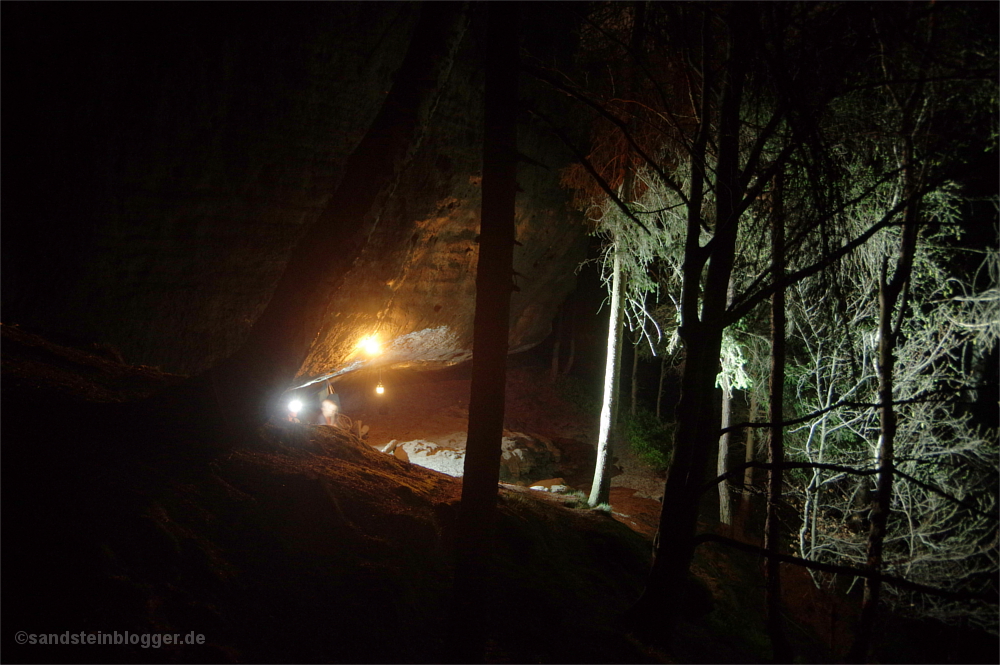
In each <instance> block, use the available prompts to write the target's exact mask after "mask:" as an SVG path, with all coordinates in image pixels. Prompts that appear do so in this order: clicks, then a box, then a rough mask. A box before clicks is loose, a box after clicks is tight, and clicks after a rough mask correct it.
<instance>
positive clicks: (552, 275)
mask: <svg viewBox="0 0 1000 665" xmlns="http://www.w3.org/2000/svg"><path fill="white" fill-rule="evenodd" d="M416 4H417V3H405V2H404V3H378V4H377V11H374V10H372V8H371V5H368V3H315V4H313V3H308V4H307V5H302V6H298V7H297V8H296V9H295V10H294V11H289V10H287V9H284V8H281V7H273V8H269V7H267V6H260V7H253V8H249V9H247V8H244V9H240V10H239V11H236V10H235V9H233V10H231V11H233V12H234V13H233V15H232V16H230V17H228V18H227V17H226V16H223V14H225V12H226V11H230V10H226V9H225V7H216V8H215V9H214V10H213V12H214V13H213V14H212V16H211V17H209V16H208V13H207V10H205V11H206V15H205V16H204V17H201V18H199V17H198V16H195V15H193V14H192V12H194V13H197V12H198V11H202V10H198V9H193V10H192V11H191V12H184V13H181V14H183V16H179V15H177V16H175V15H173V14H169V12H167V11H166V10H163V9H153V10H151V11H154V12H158V11H162V12H163V16H159V17H153V18H155V20H152V19H151V18H150V17H149V16H148V15H146V14H141V13H139V12H135V13H134V15H132V14H130V10H127V9H125V10H122V11H121V12H118V14H116V17H115V20H114V21H110V22H104V21H103V19H102V17H101V16H100V15H99V12H97V11H96V10H95V11H94V12H91V13H90V14H82V15H81V16H80V17H77V18H78V20H75V21H68V22H66V25H67V26H73V27H72V28H65V29H64V28H62V27H59V25H57V22H51V21H48V20H46V19H45V17H44V16H43V15H42V14H38V16H36V17H35V18H34V19H32V20H29V21H27V23H28V26H29V27H30V29H25V30H23V31H22V30H19V31H17V32H19V33H21V34H23V35H24V37H23V39H21V38H19V39H20V41H16V43H15V42H11V43H8V44H6V45H5V51H6V52H8V53H14V54H15V56H18V55H22V56H24V57H23V58H22V59H23V60H24V62H23V63H22V62H21V59H18V63H19V67H21V69H19V71H23V78H21V79H16V78H15V79H8V80H7V81H5V91H7V92H10V93H11V94H10V95H9V99H10V100H18V101H12V102H11V103H9V104H5V112H8V115H7V120H8V122H9V123H11V126H13V125H18V126H19V128H20V129H22V131H19V133H18V136H17V137H16V138H14V139H12V140H11V141H9V142H7V144H6V145H5V165H6V164H8V163H12V164H14V165H15V166H16V167H18V168H12V169H11V170H10V172H12V173H16V174H18V175H19V177H20V178H21V179H22V180H20V181H16V180H15V178H10V179H8V175H7V174H8V170H7V169H6V167H5V184H8V185H9V186H8V187H7V188H5V205H4V215H5V220H4V221H5V225H4V243H3V245H2V247H3V252H4V257H3V258H4V260H3V262H2V267H3V270H4V273H3V283H4V287H5V293H4V312H3V320H4V322H5V323H14V322H22V323H25V324H29V325H35V326H40V327H43V328H47V329H50V330H56V331H60V332H69V333H72V334H74V335H77V336H79V337H83V338H86V339H90V340H94V341H99V342H104V343H108V344H111V345H113V346H115V347H117V348H118V349H119V350H120V351H121V353H122V355H123V356H124V357H125V358H126V359H127V360H128V361H129V362H132V363H142V364H150V365H159V366H162V367H163V368H164V369H167V370H171V371H180V372H186V373H196V372H199V371H201V370H204V369H207V368H208V367H210V366H212V365H213V364H214V363H216V362H218V361H219V360H221V359H222V358H225V357H226V356H228V355H230V354H231V353H233V352H234V351H235V350H236V349H237V348H239V345H240V344H241V343H242V341H243V340H244V339H245V338H246V335H247V332H248V331H249V330H250V328H251V326H252V325H253V323H254V321H255V320H256V319H257V318H258V317H259V316H260V314H261V312H262V311H263V310H264V308H265V307H266V305H267V303H268V300H269V298H270V294H271V293H272V292H273V289H274V286H275V284H276V282H277V280H278V279H279V278H280V276H281V274H282V272H283V270H284V266H285V264H286V261H287V259H288V256H289V255H290V253H291V251H292V249H293V248H294V247H295V244H296V242H297V240H298V239H299V238H300V237H301V236H302V233H303V232H304V230H305V229H306V228H307V227H308V225H309V224H311V223H313V222H314V221H315V220H316V219H317V217H318V215H319V214H320V212H321V211H322V210H323V208H324V206H325V204H326V202H327V200H328V199H329V197H330V194H331V192H332V191H333V190H334V189H335V187H336V185H337V183H338V182H339V180H340V177H341V173H342V169H343V164H344V161H345V159H346V157H347V156H348V155H349V154H350V152H351V151H352V150H353V149H354V146H356V145H357V143H358V141H359V140H360V139H361V137H362V136H363V135H364V132H365V131H366V129H367V127H368V125H369V124H370V122H371V120H372V118H373V117H374V115H375V113H376V112H377V110H378V108H379V106H380V104H381V102H382V99H383V98H384V95H385V92H386V90H388V88H389V86H391V84H392V74H393V72H394V71H395V69H396V68H397V67H398V65H399V63H400V61H401V59H402V57H403V55H404V53H405V51H406V47H407V44H408V40H409V35H410V33H411V31H412V29H413V26H414V24H415V18H416V11H417V10H416ZM21 11H24V12H27V11H28V10H27V9H24V10H21ZM478 16H479V15H478V14H476V15H475V17H474V19H473V24H472V26H471V27H470V30H469V33H468V35H467V37H466V41H465V43H464V44H463V46H462V48H461V52H460V54H459V56H458V59H457V61H456V63H455V66H454V68H453V70H452V74H451V77H450V79H449V83H448V86H447V88H446V89H445V90H444V91H443V96H442V98H441V100H440V103H439V105H438V108H437V111H436V114H435V116H434V119H433V123H432V126H430V127H428V128H427V131H426V133H425V136H424V140H423V143H422V145H421V147H420V149H419V150H418V152H417V153H416V154H415V157H414V159H413V162H412V164H411V166H410V167H409V168H408V169H407V170H406V171H405V172H404V173H403V174H402V178H401V181H400V182H399V185H398V187H397V188H396V190H395V193H394V195H393V197H392V198H391V200H390V201H389V202H388V204H387V207H386V209H385V210H384V211H383V214H382V216H381V218H380V220H379V223H378V226H377V227H376V229H375V231H374V232H373V233H372V235H371V237H370V239H369V242H368V244H367V246H366V247H365V249H364V250H363V252H362V253H361V255H360V256H331V257H330V261H331V263H333V262H343V261H348V262H350V263H351V265H352V266H353V267H352V270H351V272H350V273H349V274H348V276H347V278H346V280H345V282H344V283H343V285H342V286H341V287H340V288H339V290H338V291H337V292H336V294H335V296H334V299H333V303H332V306H331V308H330V311H329V314H328V318H327V322H326V326H325V328H324V330H323V331H322V332H321V334H320V335H319V337H318V338H317V340H316V343H315V344H314V347H313V349H312V351H311V353H310V355H309V357H308V358H307V359H306V360H305V363H304V365H303V367H302V370H301V372H300V379H299V381H298V383H302V382H306V381H308V380H310V379H314V378H316V377H319V376H323V375H328V374H336V373H338V372H344V371H349V370H350V369H351V368H352V367H354V368H356V367H361V366H363V365H364V364H365V363H366V362H369V361H368V359H367V358H365V357H364V356H363V355H361V354H359V353H358V352H357V349H356V345H357V342H358V339H359V338H360V337H361V336H362V335H365V334H369V333H373V332H377V333H378V334H379V336H380V338H381V339H382V340H383V342H384V343H385V345H386V353H385V354H383V355H382V356H380V357H379V359H378V360H377V361H376V362H377V363H378V364H381V365H385V366H389V365H395V366H417V367H421V366H423V367H438V366H442V365H448V364H453V363H456V362H460V361H462V360H466V359H468V358H469V357H470V352H471V346H472V341H471V340H472V321H473V316H474V295H475V266H476V260H477V253H478V245H477V242H476V238H477V234H478V220H479V203H480V176H481V163H480V159H481V158H480V149H481V148H480V146H481V135H482V127H481V125H482V112H481V105H482V72H481V69H480V65H479V55H478V52H477V49H479V47H478V46H477V45H476V44H475V43H474V40H475V38H476V35H478V34H482V33H481V32H480V28H481V25H479V23H478V21H479V20H480V19H479V18H477V17H478ZM29 18H30V17H29ZM202 19H203V20H202ZM91 23H93V25H91ZM148 24H155V25H157V26H159V29H158V30H157V31H156V35H161V36H156V35H153V34H151V33H150V32H149V30H147V29H145V28H144V27H143V26H147V25H148ZM91 28H92V29H93V34H98V33H99V34H102V39H101V40H99V41H98V42H96V43H91V41H90V40H89V38H85V37H84V36H85V35H88V34H91ZM40 35H41V36H40ZM39 39H40V40H41V42H44V43H45V44H47V46H46V47H45V49H42V51H44V52H39V53H40V54H39V53H36V51H37V50H38V49H37V47H36V46H35V41H32V40H36V41H37V40H39ZM83 41H86V44H82V42H83ZM83 46H86V48H83ZM30 54H35V55H31V58H28V57H27V56H28V55H30ZM15 59H17V58H16V57H15ZM12 62H13V60H12ZM22 65H23V66H22ZM67 100H72V101H71V102H69V101H67ZM66 103H72V104H73V112H72V113H67V112H65V109H64V108H63V106H64V105H65V104H66ZM520 131H521V134H520V138H519V145H520V150H521V151H522V152H523V153H525V154H526V155H528V156H529V157H531V158H532V159H534V160H537V161H538V162H542V163H544V164H546V165H548V166H549V167H550V169H548V170H545V169H542V168H539V167H537V166H528V165H525V166H523V167H522V169H521V171H520V173H519V182H520V185H521V187H522V189H523V190H524V191H523V193H522V194H520V195H519V196H518V213H517V238H518V241H519V242H520V243H521V246H519V247H516V248H515V271H516V272H517V273H519V275H518V276H512V279H513V281H514V282H515V283H516V285H517V287H518V288H519V289H520V291H519V292H515V293H514V294H513V296H512V311H511V335H510V343H511V348H512V350H517V349H524V348H528V347H530V346H532V345H534V344H537V343H538V342H540V341H541V340H542V339H544V338H545V336H546V335H547V334H548V332H549V330H550V326H551V321H552V318H553V316H554V314H555V311H556V308H557V306H558V305H559V303H560V302H561V300H562V299H563V298H564V297H565V295H566V294H567V293H568V292H569V291H570V290H571V289H572V288H573V285H574V278H573V269H574V268H575V267H576V265H577V264H578V263H579V261H580V260H582V259H583V255H584V243H585V240H584V228H583V225H582V224H581V223H580V222H579V220H578V219H576V218H575V217H574V215H573V214H572V213H570V212H569V211H568V210H567V207H566V200H565V195H564V193H563V192H562V190H561V189H560V188H559V185H558V177H559V168H561V167H562V166H564V165H565V164H566V163H567V162H568V156H567V155H566V154H565V153H564V151H563V148H562V147H561V146H560V145H559V144H558V142H557V140H556V139H553V138H552V137H550V136H548V135H547V134H545V133H544V132H543V131H541V130H540V129H539V128H538V127H536V126H534V125H531V124H527V123H524V124H522V126H521V130H520ZM66 137H76V138H72V139H71V140H67V139H66ZM21 165H23V166H24V167H23V168H20V166H21ZM353 363H357V364H353Z"/></svg>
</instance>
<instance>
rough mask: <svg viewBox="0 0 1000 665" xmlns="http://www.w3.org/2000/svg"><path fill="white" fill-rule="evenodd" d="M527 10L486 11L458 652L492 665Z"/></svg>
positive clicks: (455, 620)
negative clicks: (522, 28) (521, 43)
mask: <svg viewBox="0 0 1000 665" xmlns="http://www.w3.org/2000/svg"><path fill="white" fill-rule="evenodd" d="M517 7H518V5H517V3H491V4H490V5H489V6H488V10H487V21H488V28H487V29H488V33H487V39H486V48H485V49H484V51H485V53H486V76H485V79H486V92H485V108H486V110H485V119H484V121H485V133H484V139H483V181H482V219H481V225H480V234H479V262H478V266H477V269H476V313H475V319H474V331H473V346H472V351H473V356H472V386H471V390H470V396H469V432H468V443H467V444H466V449H465V450H466V455H465V470H464V476H463V479H462V503H461V506H460V511H459V522H458V532H457V534H456V545H457V547H456V561H455V584H454V595H453V605H452V612H453V615H452V621H451V626H452V635H451V639H450V640H449V642H450V648H451V656H452V657H453V659H454V661H455V662H464V663H477V662H483V658H484V652H485V645H486V636H487V630H488V628H489V626H490V625H492V622H491V616H490V612H491V608H493V607H494V606H495V602H494V601H493V597H494V595H495V593H496V592H497V590H496V588H495V585H496V579H495V578H496V572H495V566H494V565H493V560H492V552H493V551H494V549H495V546H494V543H493V539H494V537H495V536H494V532H493V531H494V530H493V525H494V522H495V519H496V502H497V482H498V481H499V478H500V444H501V440H502V436H503V416H504V403H505V388H506V367H507V351H508V335H509V327H510V322H509V314H510V296H511V293H512V292H513V281H512V280H513V255H514V203H515V198H516V191H517V189H518V187H517V180H516V177H517V129H516V118H517V108H518V102H517V100H518V85H517V83H518V26H517V22H518V9H517Z"/></svg>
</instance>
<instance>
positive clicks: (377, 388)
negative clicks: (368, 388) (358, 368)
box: [375, 381, 385, 395]
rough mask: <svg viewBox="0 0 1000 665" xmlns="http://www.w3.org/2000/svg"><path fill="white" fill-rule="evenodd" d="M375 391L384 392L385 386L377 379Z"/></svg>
mask: <svg viewBox="0 0 1000 665" xmlns="http://www.w3.org/2000/svg"><path fill="white" fill-rule="evenodd" d="M375 392H376V393H377V394H379V395H381V394H382V393H384V392H385V386H383V385H382V382H381V381H379V383H378V385H377V386H375Z"/></svg>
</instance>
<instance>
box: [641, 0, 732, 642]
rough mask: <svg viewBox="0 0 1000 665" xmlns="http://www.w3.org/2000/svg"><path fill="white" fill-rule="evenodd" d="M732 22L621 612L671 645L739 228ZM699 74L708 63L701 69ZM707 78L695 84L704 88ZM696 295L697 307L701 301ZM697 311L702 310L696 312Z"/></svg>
mask: <svg viewBox="0 0 1000 665" xmlns="http://www.w3.org/2000/svg"><path fill="white" fill-rule="evenodd" d="M730 11H731V12H732V16H731V17H730V20H731V22H732V26H731V27H730V28H729V29H728V34H727V35H726V38H728V39H729V44H730V45H731V46H732V51H731V52H730V54H729V56H730V57H728V58H727V61H728V62H729V65H728V68H727V74H728V76H726V78H725V80H724V81H723V83H722V95H721V97H722V101H721V108H720V111H719V121H718V123H717V124H716V126H717V127H718V137H717V140H718V146H719V151H718V160H717V162H716V169H715V175H716V180H715V187H714V190H715V192H716V206H715V210H716V215H715V220H716V222H715V233H714V235H713V238H712V241H711V254H710V255H708V256H707V257H706V251H705V248H704V247H702V246H701V245H700V242H699V237H700V234H701V225H702V221H703V220H702V204H703V200H704V182H705V176H706V168H705V163H706V162H705V159H704V158H705V155H706V146H707V143H708V134H709V131H710V128H711V127H712V125H713V123H712V122H711V118H710V111H711V106H710V102H709V99H708V98H709V97H710V96H711V95H708V94H706V95H704V98H705V99H704V100H703V101H704V105H703V107H702V109H701V117H700V122H699V125H700V128H699V131H698V135H697V136H696V138H695V142H694V145H693V147H692V158H693V159H692V174H691V183H690V185H689V188H690V191H691V195H690V196H689V197H688V202H689V205H688V219H687V230H686V238H685V248H684V265H683V269H682V274H683V284H682V293H681V327H680V336H681V339H682V340H683V342H684V349H685V353H686V358H685V363H684V373H683V376H682V379H681V398H680V402H679V403H678V406H677V427H676V429H675V430H674V452H673V455H672V457H671V462H670V466H669V468H668V469H667V479H666V482H665V483H664V487H663V507H662V508H661V509H660V520H659V533H658V538H657V539H656V545H655V547H654V558H653V566H652V568H651V569H650V572H649V577H648V579H647V582H646V588H645V590H644V591H643V594H642V597H641V598H640V599H639V600H638V601H637V602H636V604H635V605H633V606H632V608H631V609H630V610H629V611H628V613H627V615H626V617H625V620H626V621H627V622H628V623H629V624H631V625H632V626H633V627H634V628H635V630H636V631H638V632H639V633H640V634H642V635H643V636H644V637H646V638H647V639H652V640H656V641H659V642H664V643H667V644H669V642H670V639H671V635H672V632H673V627H674V624H675V623H676V621H677V619H678V617H679V616H680V614H681V611H682V610H683V608H684V606H685V603H686V595H687V594H686V590H687V582H686V578H687V575H688V571H689V568H690V565H691V559H692V557H693V555H694V536H695V531H696V528H697V524H698V508H699V504H700V499H701V486H702V483H704V482H705V473H706V471H707V467H708V459H709V456H710V454H711V451H712V450H713V449H714V448H716V447H717V445H718V441H719V424H720V419H719V412H718V409H717V408H716V406H715V404H716V402H715V399H716V398H715V377H716V375H717V374H718V373H719V352H720V350H721V346H722V331H723V329H724V327H725V316H726V301H727V297H726V296H727V293H728V287H729V276H730V274H731V273H732V269H733V258H734V255H735V248H736V235H737V231H738V227H739V215H738V214H737V207H738V203H739V200H740V192H741V186H740V182H739V165H738V157H739V145H738V138H739V127H740V122H739V108H740V100H741V98H742V94H743V78H744V69H743V68H744V65H745V64H746V63H745V62H744V58H743V49H742V47H741V42H742V36H741V33H740V30H739V29H738V28H737V27H736V26H737V25H738V24H739V23H741V22H742V18H741V17H740V16H739V15H740V14H741V13H743V12H744V11H745V10H744V9H743V8H741V6H740V3H736V4H734V5H731V9H730ZM704 25H705V32H704V37H705V39H704V40H703V43H702V45H703V47H705V48H706V50H705V59H706V61H710V60H711V58H712V56H711V53H710V51H711V48H712V44H713V43H715V42H716V41H719V40H716V39H715V35H714V34H712V32H713V27H712V24H711V22H710V21H709V20H708V19H707V17H706V20H705V24H704ZM702 71H703V72H704V73H705V76H706V78H709V77H710V76H711V68H710V67H707V66H703V67H702ZM713 87H714V84H713V83H712V81H711V80H710V79H709V80H707V81H705V82H704V83H703V88H704V89H705V90H712V89H713ZM706 258H708V261H709V264H708V271H707V274H706V276H705V280H704V288H702V268H703V267H704V265H705V260H706ZM699 294H701V297H700V298H699ZM699 303H700V304H701V307H700V308H699ZM699 309H700V310H701V311H700V316H699Z"/></svg>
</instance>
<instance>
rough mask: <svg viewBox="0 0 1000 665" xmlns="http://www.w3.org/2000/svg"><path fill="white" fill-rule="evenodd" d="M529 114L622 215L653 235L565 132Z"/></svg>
mask: <svg viewBox="0 0 1000 665" xmlns="http://www.w3.org/2000/svg"><path fill="white" fill-rule="evenodd" d="M529 112H530V113H531V114H533V115H536V116H538V117H539V118H541V119H542V120H544V121H545V122H546V124H548V125H549V128H550V129H551V130H552V131H553V132H554V133H555V134H556V136H558V137H559V138H560V139H561V140H562V142H563V143H565V144H566V147H567V148H569V149H570V150H571V151H572V152H573V155H574V156H575V157H576V158H577V160H579V162H580V164H581V165H582V166H583V168H585V169H586V170H587V173H589V174H590V175H591V177H592V178H593V179H594V180H595V181H596V182H597V184H598V185H600V187H601V189H603V190H604V193H605V194H607V195H608V197H609V198H610V199H611V200H612V201H614V203H615V205H616V206H618V208H619V209H620V210H621V211H622V213H624V215H625V216H626V217H628V218H629V219H631V220H632V221H633V222H635V223H636V224H638V225H639V228H641V229H642V230H643V231H645V232H646V233H648V234H649V235H653V232H652V231H650V230H649V227H647V226H646V225H645V224H643V223H642V221H641V220H640V219H639V218H638V217H636V216H635V215H634V214H632V211H631V210H629V207H628V206H627V205H626V204H625V203H624V202H623V201H622V200H621V199H620V198H618V195H617V194H615V192H614V190H612V189H611V185H609V184H608V182H607V181H606V180H605V179H604V178H602V177H601V174H600V173H598V172H597V169H595V168H594V165H593V164H591V163H590V160H588V159H587V157H586V155H584V154H583V152H582V151H581V150H580V149H579V148H577V147H576V145H574V144H573V142H572V141H571V140H570V138H569V137H568V136H567V135H566V132H564V131H562V130H561V129H559V126H558V125H557V124H556V123H555V122H553V121H552V120H551V119H550V118H549V117H548V116H546V115H545V114H543V113H541V112H540V111H538V110H537V109H530V110H529Z"/></svg>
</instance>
